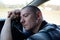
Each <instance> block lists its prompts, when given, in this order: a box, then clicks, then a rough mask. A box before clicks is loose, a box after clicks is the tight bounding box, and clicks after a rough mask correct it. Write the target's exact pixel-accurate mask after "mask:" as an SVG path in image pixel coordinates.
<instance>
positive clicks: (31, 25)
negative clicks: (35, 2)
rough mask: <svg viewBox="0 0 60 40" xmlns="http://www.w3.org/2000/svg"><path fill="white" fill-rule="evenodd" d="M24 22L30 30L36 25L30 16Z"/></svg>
mask: <svg viewBox="0 0 60 40" xmlns="http://www.w3.org/2000/svg"><path fill="white" fill-rule="evenodd" d="M26 21H27V24H28V26H29V27H30V28H32V27H34V26H35V25H36V19H34V18H33V17H32V16H31V17H29V18H28V19H27V20H26Z"/></svg>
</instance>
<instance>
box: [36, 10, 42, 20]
mask: <svg viewBox="0 0 60 40" xmlns="http://www.w3.org/2000/svg"><path fill="white" fill-rule="evenodd" d="M36 16H37V20H39V19H40V18H41V16H42V14H41V12H40V11H37V13H36Z"/></svg>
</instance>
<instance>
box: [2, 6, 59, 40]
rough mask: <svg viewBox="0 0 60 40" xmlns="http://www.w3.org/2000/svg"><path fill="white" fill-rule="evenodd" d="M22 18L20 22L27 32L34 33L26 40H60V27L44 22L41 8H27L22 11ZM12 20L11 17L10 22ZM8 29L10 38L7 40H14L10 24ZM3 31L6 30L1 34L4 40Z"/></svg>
mask: <svg viewBox="0 0 60 40" xmlns="http://www.w3.org/2000/svg"><path fill="white" fill-rule="evenodd" d="M20 17H21V20H20V22H21V24H22V25H23V28H24V29H25V31H30V32H31V33H32V34H31V35H29V36H28V37H27V38H26V39H25V40H60V36H59V35H60V30H59V27H57V26H56V25H55V24H49V23H47V22H46V21H44V20H43V17H42V13H41V11H40V9H39V8H37V7H35V6H26V7H24V8H22V9H21V14H20ZM10 19H11V17H10V18H9V20H10ZM9 22H10V21H9ZM5 25H6V23H5ZM3 27H6V26H3ZM7 27H8V28H9V29H8V30H9V33H8V37H6V38H5V39H6V40H9V39H10V40H12V36H11V31H10V30H11V28H10V24H9V26H7ZM3 30H4V29H2V32H1V38H2V39H3V40H4V38H3ZM4 31H7V30H4ZM6 34H7V33H6ZM5 36H6V35H5ZM9 37H10V38H9Z"/></svg>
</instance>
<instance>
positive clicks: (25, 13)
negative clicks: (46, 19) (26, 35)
mask: <svg viewBox="0 0 60 40" xmlns="http://www.w3.org/2000/svg"><path fill="white" fill-rule="evenodd" d="M20 16H21V20H20V22H21V23H22V25H23V27H24V28H25V30H34V29H35V28H37V26H38V25H39V24H41V23H40V22H41V21H42V14H41V11H40V10H39V9H38V8H37V7H35V6H26V7H24V8H22V10H21V15H20Z"/></svg>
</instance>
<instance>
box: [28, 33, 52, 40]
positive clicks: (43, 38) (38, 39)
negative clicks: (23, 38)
mask: <svg viewBox="0 0 60 40" xmlns="http://www.w3.org/2000/svg"><path fill="white" fill-rule="evenodd" d="M27 40H51V39H50V37H49V35H48V34H47V33H37V34H34V35H32V36H31V37H29V38H27Z"/></svg>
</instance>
